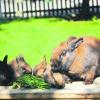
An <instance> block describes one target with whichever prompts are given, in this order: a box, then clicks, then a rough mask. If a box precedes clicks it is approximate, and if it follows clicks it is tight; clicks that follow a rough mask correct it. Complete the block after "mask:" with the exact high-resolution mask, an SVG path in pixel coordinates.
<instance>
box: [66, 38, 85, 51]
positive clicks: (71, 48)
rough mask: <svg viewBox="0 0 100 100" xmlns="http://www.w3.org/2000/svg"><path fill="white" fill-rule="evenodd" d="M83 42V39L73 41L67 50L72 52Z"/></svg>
mask: <svg viewBox="0 0 100 100" xmlns="http://www.w3.org/2000/svg"><path fill="white" fill-rule="evenodd" d="M82 42H83V38H79V39H75V40H74V41H72V43H71V44H70V45H69V47H68V50H69V51H74V50H75V49H76V48H77V47H78V46H79V45H80V44H81V43H82Z"/></svg>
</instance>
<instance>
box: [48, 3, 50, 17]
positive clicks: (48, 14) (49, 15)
mask: <svg viewBox="0 0 100 100" xmlns="http://www.w3.org/2000/svg"><path fill="white" fill-rule="evenodd" d="M48 16H49V17H50V6H49V2H48Z"/></svg>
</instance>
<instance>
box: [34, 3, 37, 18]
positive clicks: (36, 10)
mask: <svg viewBox="0 0 100 100" xmlns="http://www.w3.org/2000/svg"><path fill="white" fill-rule="evenodd" d="M34 4H35V11H34V13H35V17H37V9H36V1H34Z"/></svg>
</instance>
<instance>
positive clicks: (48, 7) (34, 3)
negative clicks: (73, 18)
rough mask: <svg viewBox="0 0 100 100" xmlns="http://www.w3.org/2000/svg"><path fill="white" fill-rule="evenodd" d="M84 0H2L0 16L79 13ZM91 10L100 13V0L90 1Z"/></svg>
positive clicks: (10, 17)
mask: <svg viewBox="0 0 100 100" xmlns="http://www.w3.org/2000/svg"><path fill="white" fill-rule="evenodd" d="M82 3H83V0H51V1H50V2H46V1H45V0H0V18H9V19H13V18H16V17H20V18H28V17H51V16H58V17H59V16H61V17H62V16H67V15H70V14H71V15H77V14H79V13H80V10H81V7H82ZM89 11H90V12H92V13H95V14H100V0H90V1H89Z"/></svg>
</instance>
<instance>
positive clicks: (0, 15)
mask: <svg viewBox="0 0 100 100" xmlns="http://www.w3.org/2000/svg"><path fill="white" fill-rule="evenodd" d="M1 18H2V11H1V0H0V19H1Z"/></svg>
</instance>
